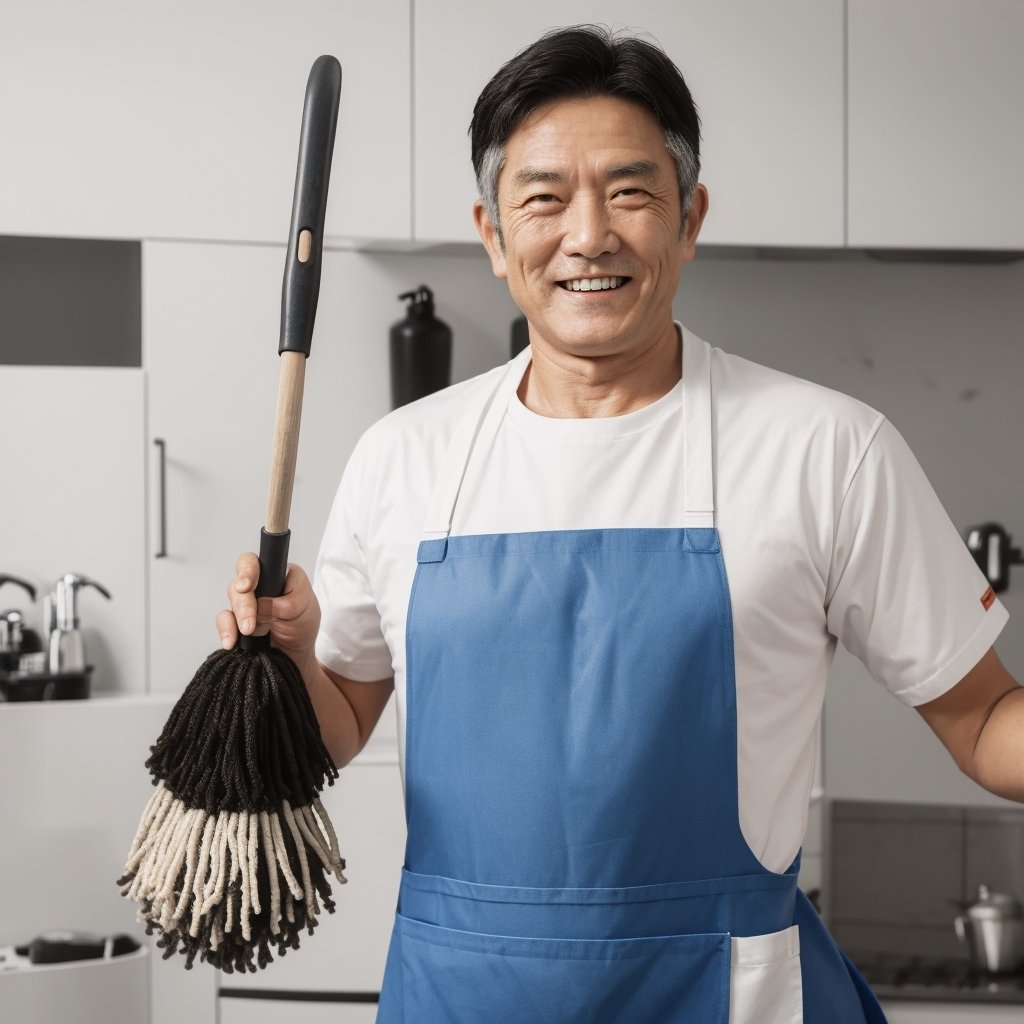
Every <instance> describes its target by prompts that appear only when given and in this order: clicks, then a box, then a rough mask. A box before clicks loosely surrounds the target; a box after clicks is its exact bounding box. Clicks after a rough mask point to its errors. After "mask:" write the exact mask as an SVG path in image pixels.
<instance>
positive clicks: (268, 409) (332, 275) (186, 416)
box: [143, 243, 401, 692]
mask: <svg viewBox="0 0 1024 1024" xmlns="http://www.w3.org/2000/svg"><path fill="white" fill-rule="evenodd" d="M284 258H285V253H284V247H283V246H223V245H194V244H179V243H146V244H145V245H144V248H143V294H144V296H145V301H144V325H143V328H144V330H143V337H144V345H145V356H144V361H145V363H146V368H147V371H148V377H149V436H150V438H151V439H156V438H160V439H163V440H164V442H165V444H166V449H165V451H166V510H167V516H166V539H167V554H166V557H164V558H153V557H151V558H150V596H151V617H150V648H149V655H150V685H151V687H152V689H153V690H154V691H158V692H159V691H180V690H182V689H183V688H184V687H185V685H186V684H187V683H188V681H189V680H190V679H191V678H192V676H193V675H194V673H195V670H196V669H197V668H198V667H199V665H200V663H201V662H202V660H203V659H204V658H205V657H206V656H207V655H208V654H209V653H210V652H211V651H212V650H214V649H215V648H216V647H217V645H218V643H219V640H218V637H217V634H216V631H215V629H214V618H215V616H216V613H217V611H218V610H219V609H220V608H224V607H227V597H226V593H225V591H226V588H227V585H228V583H229V582H230V580H231V577H232V576H233V574H234V563H235V558H236V557H237V555H238V554H240V553H241V552H243V551H255V550H258V549H259V540H260V528H261V527H262V526H263V525H264V520H265V515H266V508H267V489H268V483H269V478H270V457H271V449H272V444H273V433H274V415H275V408H276V402H277V384H278V375H279V372H280V359H279V357H278V355H277V345H278V324H279V321H280V296H281V278H282V274H283V271H284ZM400 287H401V286H400V285H399V284H398V283H397V282H396V281H394V280H393V279H392V278H391V277H390V276H389V275H388V274H387V273H385V272H380V271H378V270H376V268H375V265H374V264H373V263H370V262H367V261H365V260H363V259H362V258H361V257H359V256H358V255H357V254H354V253H336V252H328V253H325V254H324V263H323V277H322V286H321V293H320V303H319V309H318V314H317V327H316V332H315V334H314V337H313V345H312V355H311V357H310V360H309V363H308V366H307V370H306V387H305V396H304V402H303V414H302V435H301V439H300V441H299V454H298V464H297V469H296V480H295V491H294V498H293V502H292V518H291V530H292V541H291V550H290V555H289V557H290V560H291V561H293V562H297V563H298V564H300V565H302V566H303V568H304V569H306V571H307V572H310V573H311V572H312V571H313V563H314V561H315V557H316V552H317V548H318V546H319V543H320V535H321V533H322V532H323V527H324V523H325V521H326V519H327V513H328V510H329V509H330V505H331V501H332V499H333V496H334V492H335V489H336V488H337V485H338V481H339V480H340V479H341V473H342V469H343V468H344V466H345V462H346V461H347V459H348V456H349V453H350V452H351V450H352V447H353V445H354V444H355V441H356V438H357V437H358V436H359V434H360V433H361V432H362V431H363V430H364V429H365V428H366V427H367V426H369V424H370V423H372V422H373V421H374V420H375V419H377V418H379V417H380V416H382V415H383V414H384V413H385V412H387V409H388V399H389V389H388V381H387V376H386V373H387V363H386V357H380V356H378V355H377V354H376V353H370V352H368V351H367V349H369V348H372V349H374V350H377V351H378V352H380V351H384V352H386V345H387V326H386V325H387V322H388V318H389V316H391V315H392V314H393V313H394V312H395V311H397V312H398V313H400V312H401V306H400V305H399V304H398V303H397V302H396V300H395V296H396V294H397V292H398V291H399V290H400ZM395 318H396V319H397V317H395ZM150 458H151V459H153V460H154V466H155V463H156V458H157V454H156V452H155V451H153V452H151V454H150ZM152 475H153V476H154V478H155V477H156V475H157V474H156V473H155V472H154V473H153V474H152ZM151 504H152V507H153V509H154V515H153V516H152V517H151V519H152V520H154V521H153V522H152V523H151V536H150V545H149V549H150V554H151V556H152V555H153V554H155V552H156V548H157V542H158V538H157V535H156V528H157V526H158V524H157V523H156V522H155V520H156V514H155V513H156V511H157V510H158V508H159V504H160V503H159V500H158V496H157V494H156V493H155V488H154V493H153V500H152V502H151Z"/></svg>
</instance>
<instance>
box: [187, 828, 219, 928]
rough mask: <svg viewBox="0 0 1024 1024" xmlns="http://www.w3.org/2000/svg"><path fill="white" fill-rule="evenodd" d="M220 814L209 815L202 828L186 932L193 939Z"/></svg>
mask: <svg viewBox="0 0 1024 1024" xmlns="http://www.w3.org/2000/svg"><path fill="white" fill-rule="evenodd" d="M219 820H220V815H219V814H218V815H216V816H214V815H212V814H211V815H210V816H209V817H208V818H207V819H206V825H205V827H204V828H203V845H202V847H201V849H200V850H199V863H198V864H197V865H196V876H195V879H194V880H193V883H192V920H191V921H189V927H188V933H189V935H191V936H192V938H193V939H194V938H195V937H196V936H197V935H198V934H199V921H200V919H201V918H202V916H203V901H204V893H205V891H206V889H205V887H206V885H207V884H208V881H207V879H208V876H209V875H211V874H212V873H213V861H212V852H213V840H214V835H215V834H216V831H217V822H218V821H219Z"/></svg>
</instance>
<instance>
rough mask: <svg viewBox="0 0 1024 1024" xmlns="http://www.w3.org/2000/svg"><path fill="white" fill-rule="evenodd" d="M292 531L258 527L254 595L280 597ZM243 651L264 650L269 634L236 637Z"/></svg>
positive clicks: (282, 590)
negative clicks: (276, 531)
mask: <svg viewBox="0 0 1024 1024" xmlns="http://www.w3.org/2000/svg"><path fill="white" fill-rule="evenodd" d="M291 538H292V531H291V530H285V531H284V533H267V531H266V530H265V529H260V578H259V581H258V582H257V584H256V596H257V597H258V598H259V597H280V596H281V595H282V594H283V593H284V581H285V577H287V575H288V544H289V542H290V541H291ZM238 646H239V647H241V648H242V650H243V651H265V650H266V649H267V648H269V647H270V635H269V634H267V635H265V636H245V635H241V636H239V638H238Z"/></svg>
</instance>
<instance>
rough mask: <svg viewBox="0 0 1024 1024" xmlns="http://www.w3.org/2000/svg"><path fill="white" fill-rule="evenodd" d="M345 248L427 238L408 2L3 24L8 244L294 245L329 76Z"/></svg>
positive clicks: (12, 17)
mask: <svg viewBox="0 0 1024 1024" xmlns="http://www.w3.org/2000/svg"><path fill="white" fill-rule="evenodd" d="M322 53H333V54H334V55H335V56H337V57H338V59H339V60H340V61H341V63H342V70H343V83H342V95H341V107H340V111H339V117H338V134H337V141H336V145H335V154H334V171H333V174H332V179H331V203H330V208H329V211H328V217H327V224H326V233H327V234H328V235H329V236H345V237H363V236H372V237H374V238H378V239H394V238H398V239H407V238H408V237H409V232H410V131H411V126H410V98H409V77H410V52H409V4H408V0H375V2H374V3H373V4H349V3H344V4H343V3H337V2H335V0H303V3H301V4H300V5H297V6H295V5H289V4H282V3H277V2H274V0H245V2H243V0H225V2H218V3H212V4H211V3H204V2H202V0H180V2H179V3H175V4H172V5H159V4H139V3H132V2H131V0H97V2H94V3H89V4H77V3H72V2H69V0H38V2H35V3H31V4H5V5H4V12H3V18H2V21H0V97H3V100H2V102H0V137H2V138H3V140H4V157H3V164H2V167H0V234H14V235H17V234H22V235H62V236H79V237H81V236H92V237H106V238H201V239H236V240H252V241H273V242H284V241H286V239H287V237H288V223H289V216H290V213H291V200H292V189H293V186H294V181H295V164H296V156H297V153H298V139H299V124H300V120H301V114H302V101H303V95H304V91H305V85H306V78H307V75H308V73H309V68H310V66H311V65H312V63H313V61H314V60H315V59H316V57H318V56H319V55H320V54H322Z"/></svg>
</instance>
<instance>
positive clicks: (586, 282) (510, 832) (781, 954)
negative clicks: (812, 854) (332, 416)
mask: <svg viewBox="0 0 1024 1024" xmlns="http://www.w3.org/2000/svg"><path fill="white" fill-rule="evenodd" d="M471 132H472V149H473V161H474V167H475V169H476V172H477V178H478V183H479V187H480V194H481V200H480V201H478V202H477V203H476V206H475V209H474V216H475V219H476V224H477V228H478V230H479V232H480V236H481V238H482V240H483V243H484V246H485V248H486V250H487V253H488V256H489V257H490V260H491V264H492V267H493V270H494V273H495V274H496V275H497V276H499V277H501V278H505V279H506V280H507V281H508V285H509V289H510V291H511V294H512V297H513V298H514V299H515V301H516V303H517V304H518V305H519V307H520V308H521V309H522V310H523V312H524V313H525V315H526V317H527V318H528V320H529V323H530V347H529V348H528V349H527V350H526V351H525V352H524V353H522V354H521V355H520V356H518V357H517V358H516V359H513V360H512V361H511V363H509V364H508V366H505V367H499V368H497V369H495V370H493V371H491V372H490V373H487V374H484V375H482V376H481V377H478V378H475V379H473V380H471V381H466V382H463V383H461V384H457V385H455V386H454V387H452V388H448V389H446V390H445V391H443V392H441V393H439V394H436V395H432V396H430V397H429V398H427V399H424V400H422V401H420V402H417V403H414V404H413V405H411V406H407V407H405V408H403V409H400V410H398V411H396V412H394V413H392V414H391V415H390V416H388V417H386V418H385V419H384V420H382V421H381V422H380V423H378V424H376V425H375V426H374V427H372V428H371V429H370V430H369V431H367V433H366V434H365V435H364V436H363V438H362V439H361V440H360V442H359V444H358V445H357V448H356V450H355V452H354V453H353V456H352V458H351V460H350V463H349V465H348V467H347V469H346V471H345V474H344V478H343V480H342V483H341V486H340V488H339V491H338V495H337V498H336V501H335V504H334V507H333V509H332V512H331V517H330V520H329V523H328V526H327V530H326V532H325V535H324V538H323V542H322V545H321V550H320V554H319V556H318V559H317V565H316V571H315V595H316V596H314V590H313V588H312V587H311V585H310V582H309V580H308V579H307V578H306V576H305V574H304V573H303V572H302V571H301V569H299V568H298V567H296V566H293V567H291V569H290V572H289V576H288V582H287V588H286V593H285V595H284V596H282V597H280V598H276V599H273V600H271V599H262V600H261V601H260V602H259V606H258V608H257V602H256V601H255V599H254V597H253V594H252V591H253V587H254V585H255V582H256V577H257V574H258V564H257V561H256V557H255V555H253V554H247V555H243V556H241V557H240V558H239V560H238V564H237V573H238V575H237V577H236V580H235V581H234V582H233V584H232V586H231V587H230V588H229V594H230V598H231V606H232V609H231V612H222V613H221V615H220V616H219V617H218V628H219V629H220V630H221V633H222V635H223V636H224V640H225V643H226V645H228V646H230V645H232V644H233V643H234V642H235V639H236V635H237V631H236V626H235V623H236V620H237V621H238V622H241V623H242V631H243V632H246V633H249V632H252V631H253V628H254V627H256V628H259V627H261V626H262V627H264V628H265V627H266V626H267V625H269V626H270V629H271V631H272V633H273V636H274V638H275V643H276V645H277V646H279V647H281V648H283V649H285V650H286V651H287V652H288V653H289V654H290V655H291V656H292V657H293V658H294V659H295V660H296V662H297V663H298V664H299V666H300V668H301V669H302V672H303V676H304V678H305V680H306V683H307V686H308V688H309V691H310V694H311V697H312V699H313V702H314V706H315V707H316V709H317V715H318V718H319V720H320V723H321V728H322V731H323V734H324V738H325V740H326V742H327V745H328V747H329V748H330V749H331V751H332V753H333V755H334V757H335V760H336V762H337V763H338V764H339V765H343V764H345V763H347V762H348V761H349V760H351V758H352V757H354V756H355V754H356V753H357V752H358V751H359V750H360V749H361V748H362V746H363V745H364V744H365V742H366V740H367V738H368V737H369V735H370V732H371V730H372V729H373V727H374V725H375V724H376V722H377V720H378V718H379V716H380V714H381V711H382V709H383V707H384V705H385V703H386V702H387V700H388V697H389V696H390V694H391V692H392V689H393V688H394V689H395V690H396V691H397V698H398V713H399V721H400V733H401V735H402V736H403V737H404V743H403V746H402V747H401V763H402V768H403V772H404V776H403V777H404V781H405V795H406V814H407V820H408V826H409V836H408V844H407V847H406V860H405V869H404V871H403V877H402V885H401V891H400V896H399V907H398V914H397V916H396V921H395V929H394V933H393V937H392V943H391V948H390V951H389V956H388V965H387V971H386V975H385V980H384V985H383V990H382V994H381V1003H380V1011H379V1016H378V1021H380V1022H381V1024H392V1022H410V1024H413V1022H414V1024H435V1022H436V1024H479V1022H501V1024H535V1022H540V1021H552V1022H556V1021H557V1022H559V1024H569V1022H578V1024H582V1022H594V1021H602V1022H604V1021H608V1022H629V1024H647V1022H650V1024H670V1022H677V1021H687V1022H709V1024H710V1022H723V1024H724V1022H725V1021H726V1020H728V1021H732V1022H754V1021H756V1022H758V1024H776V1022H783V1021H785V1022H791V1021H799V1020H806V1021H809V1022H812V1024H826V1022H827V1024H842V1022H864V1021H880V1020H882V1019H883V1018H882V1014H881V1011H880V1009H879V1007H878V1004H877V1002H876V1001H875V999H874V997H873V996H872V994H871V993H870V991H869V990H868V988H867V986H866V985H865V984H864V982H863V980H862V979H861V978H860V977H859V975H857V973H856V971H855V970H854V969H853V968H852V967H851V966H850V965H849V964H848V963H847V962H846V961H845V959H844V957H843V955H842V954H841V953H840V952H839V950H838V949H837V948H836V946H835V944H834V943H833V941H832V939H831V938H830V936H829V935H828V933H827V932H826V931H825V930H824V928H823V926H822V924H821V922H820V920H819V918H818V917H817V915H816V914H815V913H814V911H813V909H811V908H810V906H809V904H808V903H807V901H806V898H805V897H803V895H802V894H801V893H799V891H798V890H797V887H796V878H797V871H798V867H799V857H798V853H799V847H800V842H801V839H802V836H803V831H804V827H805V823H806V811H807V794H808V792H809V789H810V781H811V776H812V772H813V762H814V754H815V745H816V738H817V722H818V717H819V713H820V709H821V701H822V696H823V691H824V686H825V681H826V675H827V671H828V666H829V664H830V662H831V658H832V655H833V653H834V650H835V644H836V641H837V638H838V639H841V640H842V641H843V643H844V644H845V645H846V646H847V647H848V648H850V649H851V650H852V651H853V652H854V653H855V654H857V655H858V656H859V657H860V658H861V660H862V661H863V662H864V663H865V664H866V665H867V667H868V668H869V669H870V670H871V672H872V673H873V674H874V675H875V676H876V678H878V679H879V680H880V681H881V682H882V683H883V684H885V685H886V686H887V687H888V688H889V689H890V690H892V691H893V692H894V693H895V694H896V695H897V696H898V697H900V698H901V699H902V700H904V701H905V702H906V703H909V704H912V705H914V706H916V707H918V709H919V710H920V712H921V713H922V715H923V716H924V717H925V719H926V720H927V721H928V723H929V725H931V727H932V728H933V729H934V730H935V732H936V733H937V734H938V736H939V738H940V739H941V740H942V741H943V742H944V743H945V744H946V746H947V747H948V748H949V750H950V752H951V753H952V755H953V756H954V757H955V758H956V760H957V763H958V764H959V765H960V767H961V768H962V769H963V770H964V771H965V772H967V773H968V774H969V775H971V776H972V777H973V778H975V779H977V780H978V782H979V783H981V784H982V785H984V786H986V787H987V788H989V789H991V790H993V791H994V792H998V793H1001V794H1003V795H1005V796H1009V797H1011V798H1015V799H1024V766H1022V758H1021V756H1020V749H1021V744H1020V742H1019V740H1018V739H1016V737H1019V736H1020V735H1024V700H1022V694H1021V690H1020V688H1018V687H1017V685H1016V683H1015V682H1014V681H1013V679H1011V678H1010V677H1009V676H1008V675H1007V673H1006V671H1005V669H1003V667H1002V666H1001V664H1000V663H999V660H998V659H997V657H996V655H995V654H994V653H993V652H992V650H991V645H992V643H993V641H994V639H995V637H996V636H997V635H998V633H999V631H1000V629H1001V628H1002V626H1003V625H1004V623H1005V621H1006V613H1005V611H1004V609H1003V608H1002V606H1001V605H1000V604H999V603H998V602H997V601H993V600H992V599H991V595H990V594H988V593H986V591H987V583H986V581H985V579H984V577H983V576H982V575H981V574H980V573H979V572H978V571H977V569H976V567H975V566H974V563H973V561H972V560H971V558H970V556H969V555H968V553H967V552H966V549H965V547H964V545H963V543H962V542H961V540H960V538H959V537H958V536H957V533H956V530H955V529H954V528H953V527H952V525H951V524H950V522H949V520H948V518H947V517H946V516H945V513H944V512H943V511H942V509H941V507H940V506H939V504H938V502H937V500H936V498H935V496H934V493H933V492H932V490H931V488H930V487H929V486H928V483H927V481H926V480H925V478H924V476H923V474H922V473H921V470H920V468H919V467H918V465H917V463H916V461H915V460H914V458H913V456H912V455H911V453H910V452H909V450H908V449H907V447H906V445H905V444H904V442H903V441H902V439H901V438H900V437H899V435H898V434H897V433H896V431H895V430H894V429H893V428H892V427H891V426H890V425H889V424H888V423H887V422H886V421H885V419H884V417H882V416H881V415H879V414H878V413H876V412H875V411H874V410H872V409H869V408H867V407H866V406H864V405H862V404H861V403H859V402H857V401H855V400H853V399H851V398H847V397H846V396H843V395H839V394H837V393H835V392H832V391H828V390H826V389H824V388H820V387H817V386H815V385H812V384H809V383H807V382H805V381H801V380H798V379H796V378H793V377H790V376H787V375H784V374H780V373H777V372H775V371H772V370H768V369H765V368H763V367H759V366H756V365H755V364H752V363H750V362H748V361H746V360H743V359H740V358H737V357H733V356H730V355H728V354H726V353H724V352H721V351H720V350H717V349H711V348H710V347H709V346H708V345H707V344H705V342H703V341H702V340H701V339H699V338H697V337H696V336H694V335H693V334H691V333H690V332H689V331H686V330H685V329H684V328H682V327H681V326H680V325H677V324H675V323H674V322H673V320H672V299H673V297H674V295H675V293H676V288H677V284H678V281H679V276H680V273H681V270H682V267H683V265H684V264H685V263H686V262H687V261H689V260H690V259H692V258H693V255H694V251H695V246H696V242H697V238H698V235H699V232H700V228H701V224H702V222H703V220H704V216H705V214H706V212H707V209H708V193H707V189H706V188H705V187H704V186H703V185H702V184H700V183H699V182H698V181H697V174H698V171H699V132H698V119H697V114H696V111H695V109H694V106H693V103H692V100H691V98H690V94H689V92H688V90H687V88H686V85H685V83H684V82H683V79H682V78H681V76H680V75H679V73H678V71H677V70H676V69H675V68H674V67H673V66H672V64H671V62H670V61H669V60H668V58H667V57H666V56H665V55H664V54H663V53H662V52H661V51H660V50H658V49H656V48H655V47H653V46H651V45H650V44H648V43H646V42H643V41H640V40H637V39H631V38H613V37H609V36H608V35H607V34H606V33H603V32H601V31H598V30H592V29H590V28H578V29H572V30H566V31H560V32H557V33H553V34H549V35H548V36H546V37H544V38H543V39H541V40H540V41H539V42H537V43H536V44H534V45H533V46H531V47H529V48H528V49H527V50H525V51H523V53H521V54H519V55H518V56H517V57H515V58H514V59H513V60H512V61H510V62H509V64H507V65H506V66H505V67H504V68H502V69H501V70H500V71H499V72H498V74H497V75H496V76H495V78H494V79H493V80H492V81H491V82H490V83H489V84H488V86H487V87H486V88H485V90H484V92H483V93H482V94H481V96H480V99H479V100H478V102H477V105H476V109H475V112H474V118H473V124H472V129H471ZM321 606H322V608H323V622H322V623H321Z"/></svg>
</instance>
